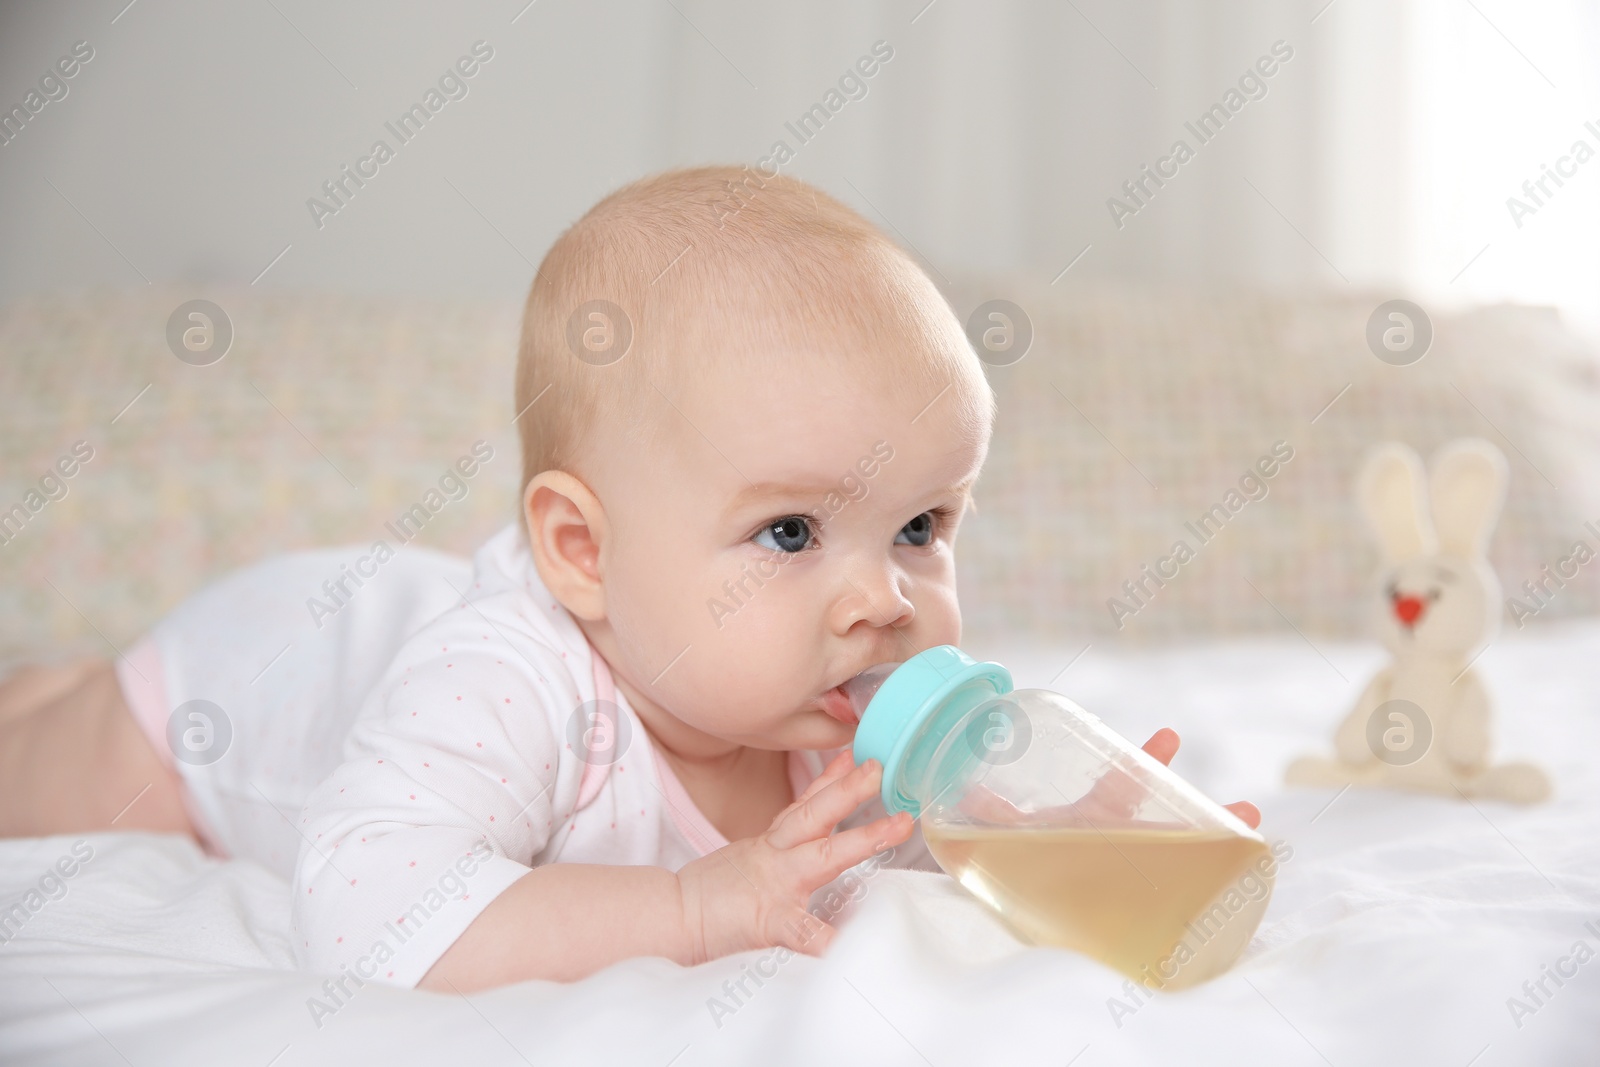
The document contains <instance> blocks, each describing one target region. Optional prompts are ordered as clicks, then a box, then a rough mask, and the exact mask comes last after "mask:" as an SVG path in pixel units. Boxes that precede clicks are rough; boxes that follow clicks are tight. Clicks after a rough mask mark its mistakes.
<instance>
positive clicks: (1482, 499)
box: [1433, 437, 1506, 559]
mask: <svg viewBox="0 0 1600 1067" xmlns="http://www.w3.org/2000/svg"><path fill="white" fill-rule="evenodd" d="M1505 496H1506V457H1505V455H1504V453H1502V452H1501V451H1500V450H1499V449H1498V448H1496V447H1495V446H1494V445H1491V444H1490V443H1489V442H1488V441H1485V440H1483V439H1482V438H1478V437H1463V438H1461V439H1460V440H1459V441H1451V442H1450V443H1449V444H1447V445H1445V446H1444V447H1443V448H1441V449H1440V450H1439V451H1438V453H1437V454H1435V455H1434V457H1433V524H1434V526H1436V527H1437V528H1438V530H1439V544H1440V547H1441V548H1442V549H1443V550H1444V551H1445V552H1447V553H1449V554H1450V555H1452V556H1457V557H1459V558H1461V559H1479V558H1481V557H1483V556H1484V555H1485V554H1486V553H1487V552H1488V549H1489V534H1490V533H1492V532H1493V531H1494V524H1495V521H1496V520H1497V519H1499V517H1500V506H1501V504H1503V503H1504V502H1505Z"/></svg>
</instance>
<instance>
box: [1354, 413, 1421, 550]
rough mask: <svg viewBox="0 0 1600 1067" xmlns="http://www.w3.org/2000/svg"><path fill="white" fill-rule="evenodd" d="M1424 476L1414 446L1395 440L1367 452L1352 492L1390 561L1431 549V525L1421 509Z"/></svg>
mask: <svg viewBox="0 0 1600 1067" xmlns="http://www.w3.org/2000/svg"><path fill="white" fill-rule="evenodd" d="M1426 478H1427V476H1426V475H1425V474H1424V473H1423V470H1422V460H1421V458H1419V457H1418V456H1417V453H1416V452H1415V450H1413V449H1411V448H1408V447H1406V446H1405V445H1403V444H1400V443H1399V442H1397V441H1389V442H1387V443H1385V444H1381V445H1379V446H1378V447H1376V448H1374V449H1373V450H1372V451H1371V452H1370V453H1368V454H1367V460H1366V463H1365V464H1364V465H1363V466H1362V468H1361V477H1360V479H1359V480H1358V481H1357V484H1356V496H1357V498H1358V499H1359V500H1360V501H1361V509H1362V511H1363V512H1365V513H1366V516H1367V522H1368V523H1370V524H1371V525H1372V529H1373V532H1374V533H1376V534H1377V535H1378V544H1379V545H1380V546H1381V547H1382V548H1383V555H1384V558H1385V559H1387V560H1389V561H1390V562H1397V561H1399V560H1403V559H1410V558H1412V557H1413V556H1420V555H1424V554H1427V553H1431V552H1433V551H1434V548H1435V542H1434V536H1433V526H1432V524H1431V523H1430V522H1429V521H1428V516H1427V514H1426V513H1425V512H1424V511H1423V510H1422V495H1423V484H1424V482H1425V481H1426Z"/></svg>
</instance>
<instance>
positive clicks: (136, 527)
mask: <svg viewBox="0 0 1600 1067" xmlns="http://www.w3.org/2000/svg"><path fill="white" fill-rule="evenodd" d="M196 295H197V294H195V293H193V292H187V291H177V290H162V289H142V290H137V291H134V292H126V293H113V294H101V295H97V296H93V297H83V298H60V297H47V298H35V299H29V300H25V301H22V302H19V303H16V304H13V305H12V306H10V307H8V308H6V309H5V310H4V311H3V312H0V427H3V429H0V469H3V470H4V472H5V479H4V482H3V483H0V509H4V508H9V507H10V506H11V505H12V504H13V503H15V502H18V501H20V500H22V499H23V497H24V493H25V491H26V490H27V489H28V487H29V486H34V487H37V484H38V481H39V479H40V477H41V476H42V475H43V474H44V473H45V472H46V471H47V470H48V469H49V468H50V467H51V465H52V464H53V463H55V461H56V460H57V459H58V458H59V457H61V456H63V455H67V454H69V453H70V451H71V446H72V444H73V443H74V442H76V441H79V440H83V441H87V442H88V443H89V445H90V446H91V447H92V448H93V449H94V458H93V459H91V460H90V461H89V462H88V463H87V464H85V465H83V467H82V468H81V470H79V471H78V472H77V473H76V474H75V476H74V477H72V478H71V479H70V480H68V481H67V482H66V485H67V488H68V492H67V495H66V496H65V497H64V498H62V499H60V500H58V501H55V502H52V503H49V504H48V505H46V506H45V507H44V508H43V509H42V510H41V511H40V512H39V513H38V514H36V515H33V516H32V517H31V519H30V520H29V521H28V523H27V525H26V526H25V527H24V528H23V529H22V530H21V532H20V534H18V535H17V536H16V537H15V538H14V539H12V540H11V541H10V543H7V544H4V545H0V657H4V658H8V659H10V658H16V657H18V656H20V655H22V654H24V653H26V652H29V651H35V650H40V649H45V650H49V649H55V648H59V647H61V646H70V648H71V649H72V650H74V651H79V652H90V653H93V652H101V653H106V652H108V651H109V650H108V648H107V642H109V643H111V644H114V645H116V646H118V647H120V648H126V647H127V645H128V643H130V642H131V641H133V640H134V639H135V638H137V637H138V636H139V635H140V634H141V633H142V632H143V631H144V629H145V628H146V627H147V626H148V625H149V624H150V623H151V622H153V621H154V620H155V619H157V618H159V617H160V616H161V615H162V614H163V613H164V612H165V611H167V610H168V609H170V608H171V607H172V606H173V605H174V604H176V603H177V602H178V601H179V600H181V599H182V598H183V597H184V596H186V595H187V594H189V593H190V592H192V591H194V590H195V589H196V588H198V586H199V585H200V584H201V583H202V582H204V581H205V580H207V579H209V578H212V577H214V576H216V575H218V574H221V573H223V572H224V571H227V570H229V569H231V568H233V567H236V566H239V565H241V564H245V563H248V562H251V561H252V560H256V559H260V558H261V557H263V556H265V555H268V554H271V553H275V552H281V551H285V550H289V549H295V548H306V547H313V546H329V545H338V544H344V543H351V542H356V543H363V544H370V543H371V542H372V541H373V540H374V539H377V538H383V539H385V540H387V541H388V542H389V543H390V544H391V545H398V544H399V539H398V538H396V537H395V536H394V534H393V533H390V532H389V531H387V530H386V528H385V525H384V524H385V523H386V522H393V521H395V520H396V519H397V518H398V516H400V514H401V513H402V512H405V511H407V510H409V509H410V508H412V507H413V506H414V505H416V504H418V503H419V502H423V501H424V500H425V498H427V494H428V491H429V490H430V489H432V490H435V491H437V492H439V496H438V497H434V498H431V499H430V500H429V501H428V502H430V503H431V502H437V501H438V500H440V499H441V498H442V499H443V500H444V501H445V503H444V506H443V507H441V508H440V509H439V510H438V513H437V514H430V517H429V520H428V522H427V523H426V525H424V526H423V527H422V531H421V534H420V536H419V537H418V538H417V542H416V543H418V544H424V545H428V546H431V547H434V548H442V549H446V550H453V551H459V552H470V551H471V550H472V549H473V548H475V547H476V545H477V544H478V543H479V542H481V541H482V540H484V539H486V538H487V537H488V536H489V535H490V534H492V533H493V532H494V531H495V530H496V529H498V528H499V527H501V526H502V525H504V524H505V523H506V522H507V521H509V520H510V519H511V518H512V517H514V516H515V514H516V510H517V509H516V502H515V490H516V485H517V481H518V475H519V468H520V460H519V459H518V452H517V447H516V434H515V431H514V430H513V429H512V426H511V417H512V415H513V414H514V413H515V412H514V411H513V408H512V401H511V391H510V390H511V385H510V383H511V372H512V366H513V363H514V361H515V353H516V331H517V319H518V311H519V309H518V308H517V307H515V306H509V305H504V304H499V305H494V306H485V305H482V304H474V303H471V302H465V301H463V302H455V303H439V302H429V301H423V300H413V299H408V300H396V301H385V300H373V299H361V298H354V297H346V296H328V295H317V296H285V295H281V294H273V293H262V292H258V291H254V290H244V291H240V292H231V293H230V292H221V293H218V292H208V293H206V294H204V295H205V296H206V297H207V298H209V299H211V300H214V301H215V302H216V303H217V304H219V305H220V306H222V307H223V308H224V309H225V310H226V311H227V313H228V315H229V317H230V318H231V320H232V322H233V327H234V333H235V337H234V341H233V344H232V348H231V349H230V350H229V352H228V354H227V355H226V356H225V357H224V358H223V359H222V360H221V361H220V362H218V363H215V364H213V365H211V366H206V367H197V366H190V365H187V364H185V363H182V362H180V361H179V360H178V359H177V358H175V357H174V355H173V354H172V352H171V351H170V350H169V349H168V347H167V341H166V323H167V318H168V316H169V315H170V314H171V313H172V312H173V310H174V309H175V308H177V307H178V306H179V305H180V304H182V303H184V302H185V301H187V300H189V299H191V298H193V297H195V296H196ZM147 385H148V386H149V389H148V390H147V391H145V392H143V394H142V395H139V394H140V392H141V390H144V389H145V387H146V386H147ZM136 395H137V396H139V399H138V400H137V401H136V402H134V403H133V405H132V406H131V407H129V408H127V410H126V411H122V409H123V408H124V406H125V405H127V404H128V403H129V402H130V401H132V400H133V399H134V397H135V396H136ZM119 411H121V412H122V413H121V415H120V416H118V413H119ZM113 418H115V419H116V421H115V423H114V424H113V422H112V420H113ZM480 439H481V440H483V441H485V442H486V443H487V444H488V445H489V446H490V447H492V448H493V449H494V455H493V458H492V459H491V460H490V461H489V462H488V463H486V464H484V465H483V466H482V467H481V468H480V469H479V470H478V471H477V473H476V474H475V475H474V477H472V478H471V479H470V480H467V481H465V483H464V484H465V485H466V487H467V494H466V496H465V497H463V498H462V499H459V500H450V499H449V497H447V496H445V495H444V493H443V491H441V490H439V480H440V478H441V477H442V476H444V475H445V473H446V472H447V469H448V468H449V467H450V466H451V465H452V464H453V463H454V462H455V461H456V460H457V459H458V458H460V457H462V456H467V455H469V454H470V452H471V449H472V446H473V443H474V442H475V441H478V440H480ZM347 479H348V480H347ZM330 577H337V575H330Z"/></svg>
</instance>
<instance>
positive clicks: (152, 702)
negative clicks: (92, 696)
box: [116, 637, 229, 859]
mask: <svg viewBox="0 0 1600 1067" xmlns="http://www.w3.org/2000/svg"><path fill="white" fill-rule="evenodd" d="M116 671H117V684H118V685H120V686H121V687H122V699H123V701H124V702H125V703H126V704H127V705H128V711H129V712H131V713H132V714H133V721H134V722H136V723H138V724H139V729H140V730H141V731H143V733H144V736H145V737H146V738H147V739H148V740H149V742H150V747H151V748H153V749H155V752H156V757H157V758H158V759H160V760H161V762H162V764H163V765H165V766H166V768H167V769H168V770H169V771H171V772H173V774H174V776H176V778H177V779H178V796H179V798H180V799H181V800H182V801H183V810H184V812H185V813H186V814H187V815H188V816H189V822H190V823H191V824H193V826H194V831H195V836H196V837H197V838H199V840H200V845H201V847H202V848H204V849H205V851H206V852H207V853H209V854H210V855H213V856H217V857H219V858H221V859H228V858H229V856H228V850H227V849H226V848H223V847H222V843H221V842H220V841H219V840H218V839H217V835H216V833H215V831H213V830H212V828H211V823H210V822H209V821H208V820H207V819H206V818H205V816H204V815H202V814H201V813H200V808H199V806H198V805H196V804H195V801H194V795H193V794H192V793H191V792H190V790H189V783H188V782H187V781H185V780H184V777H183V770H182V769H181V768H180V767H179V766H178V761H177V760H176V759H174V758H173V755H172V745H171V743H170V742H169V741H168V739H167V719H168V718H169V717H170V716H171V714H172V708H171V707H170V706H169V705H168V701H167V671H166V665H165V663H164V662H163V660H162V658H161V646H160V645H158V644H157V643H156V642H155V641H154V640H153V639H151V638H149V637H144V638H141V639H140V641H139V643H138V644H136V645H134V646H133V647H132V648H131V649H129V650H128V654H127V655H126V656H123V657H121V658H120V659H118V660H117V662H116Z"/></svg>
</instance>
